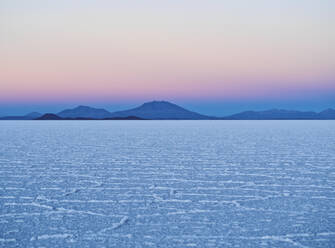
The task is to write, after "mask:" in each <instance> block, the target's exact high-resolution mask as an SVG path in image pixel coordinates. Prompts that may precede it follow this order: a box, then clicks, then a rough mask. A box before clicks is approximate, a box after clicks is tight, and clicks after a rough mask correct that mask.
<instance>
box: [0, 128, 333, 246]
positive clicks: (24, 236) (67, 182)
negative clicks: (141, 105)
mask: <svg viewBox="0 0 335 248" xmlns="http://www.w3.org/2000/svg"><path fill="white" fill-rule="evenodd" d="M334 189H335V122H334V121H131V122H130V121H117V122H115V121H64V122H59V121H48V122H43V121H2V122H0V247H335V190H334Z"/></svg>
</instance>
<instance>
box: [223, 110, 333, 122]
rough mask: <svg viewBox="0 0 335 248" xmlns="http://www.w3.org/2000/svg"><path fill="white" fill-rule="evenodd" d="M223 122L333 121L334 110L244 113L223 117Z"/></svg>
mask: <svg viewBox="0 0 335 248" xmlns="http://www.w3.org/2000/svg"><path fill="white" fill-rule="evenodd" d="M222 119H224V120H320V119H335V110H333V109H328V110H325V111H323V112H320V113H315V112H312V111H307V112H305V111H292V110H284V109H271V110H266V111H245V112H241V113H238V114H234V115H230V116H226V117H223V118H222Z"/></svg>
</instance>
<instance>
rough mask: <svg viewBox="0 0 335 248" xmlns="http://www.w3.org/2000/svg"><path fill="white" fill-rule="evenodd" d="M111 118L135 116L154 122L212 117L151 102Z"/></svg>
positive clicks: (115, 113) (160, 102) (172, 105)
mask: <svg viewBox="0 0 335 248" xmlns="http://www.w3.org/2000/svg"><path fill="white" fill-rule="evenodd" d="M111 116H112V117H125V116H137V117H140V118H144V119H154V120H208V119H213V118H214V117H210V116H206V115H201V114H198V113H195V112H192V111H189V110H187V109H184V108H182V107H180V106H178V105H176V104H173V103H170V102H166V101H153V102H147V103H144V104H142V105H141V106H139V107H137V108H133V109H130V110H125V111H117V112H113V113H112V115H111Z"/></svg>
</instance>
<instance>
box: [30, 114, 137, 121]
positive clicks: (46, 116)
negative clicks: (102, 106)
mask: <svg viewBox="0 0 335 248" xmlns="http://www.w3.org/2000/svg"><path fill="white" fill-rule="evenodd" d="M35 120H143V119H141V118H138V117H136V116H127V117H109V118H104V119H93V118H86V117H76V118H62V117H60V116H58V115H55V114H51V113H47V114H44V115H42V116H40V117H38V118H36V119H35Z"/></svg>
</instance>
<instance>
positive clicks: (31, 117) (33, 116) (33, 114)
mask: <svg viewBox="0 0 335 248" xmlns="http://www.w3.org/2000/svg"><path fill="white" fill-rule="evenodd" d="M40 116H42V114H41V113H38V112H31V113H29V114H26V115H23V116H4V117H0V120H34V119H36V118H38V117H40Z"/></svg>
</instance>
